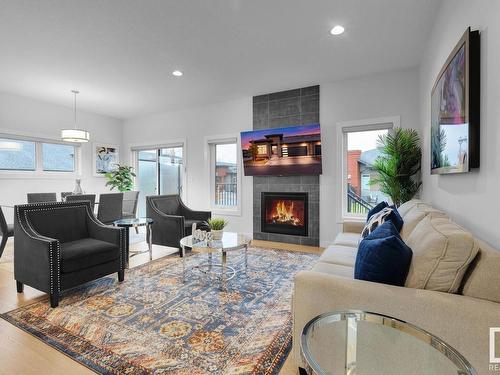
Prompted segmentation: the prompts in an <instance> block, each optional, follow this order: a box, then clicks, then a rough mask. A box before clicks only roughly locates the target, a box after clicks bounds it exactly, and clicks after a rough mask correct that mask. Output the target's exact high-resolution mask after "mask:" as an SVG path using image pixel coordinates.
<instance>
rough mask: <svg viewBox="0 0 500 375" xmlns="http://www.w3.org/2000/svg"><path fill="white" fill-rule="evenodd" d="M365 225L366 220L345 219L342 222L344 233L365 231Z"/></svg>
mask: <svg viewBox="0 0 500 375" xmlns="http://www.w3.org/2000/svg"><path fill="white" fill-rule="evenodd" d="M364 227H365V222H364V221H354V220H344V221H343V222H342V232H344V233H358V234H361V232H363V228H364Z"/></svg>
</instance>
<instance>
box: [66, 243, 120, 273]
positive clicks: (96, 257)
mask: <svg viewBox="0 0 500 375" xmlns="http://www.w3.org/2000/svg"><path fill="white" fill-rule="evenodd" d="M119 253H120V250H119V248H118V246H116V245H114V244H112V243H109V242H104V241H100V240H96V239H94V238H82V239H80V240H76V241H71V242H65V243H62V244H61V258H62V259H61V271H62V272H63V273H69V272H75V271H79V270H82V269H85V268H89V267H93V266H96V265H99V264H102V263H107V262H110V261H112V260H115V259H118V258H119Z"/></svg>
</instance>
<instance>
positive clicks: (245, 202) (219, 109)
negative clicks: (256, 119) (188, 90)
mask: <svg viewBox="0 0 500 375" xmlns="http://www.w3.org/2000/svg"><path fill="white" fill-rule="evenodd" d="M248 129H252V98H250V97H249V98H244V99H240V100H234V101H230V102H224V103H218V104H213V105H210V106H204V107H199V108H192V109H186V110H179V111H172V112H167V113H161V114H156V115H151V116H146V117H141V118H138V119H132V120H127V121H125V124H124V134H123V143H124V146H125V148H126V149H128V150H130V146H131V145H137V144H143V145H145V144H150V145H159V144H167V143H170V142H171V141H172V140H175V141H177V140H181V139H182V140H184V141H185V144H186V174H187V184H186V185H187V186H185V191H186V194H187V197H186V203H187V204H188V205H189V206H190V207H191V208H193V209H203V210H209V209H210V200H209V198H210V196H209V186H210V185H209V171H208V168H207V165H208V163H207V161H206V159H205V157H206V155H205V146H206V137H217V136H221V137H226V136H235V137H237V136H239V133H240V132H241V131H242V130H248ZM123 155H124V156H128V157H129V159H128V162H129V163H131V162H132V154H131V153H130V152H129V153H128V154H127V155H125V154H123ZM252 193H253V187H252V177H243V180H242V199H241V202H242V207H241V211H242V215H241V216H227V219H229V221H230V225H229V229H230V230H234V231H240V232H243V233H252ZM217 216H223V215H217Z"/></svg>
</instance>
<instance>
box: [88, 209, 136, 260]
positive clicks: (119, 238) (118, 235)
mask: <svg viewBox="0 0 500 375" xmlns="http://www.w3.org/2000/svg"><path fill="white" fill-rule="evenodd" d="M86 212H87V228H88V231H89V236H90V237H91V238H95V239H96V240H101V241H104V242H109V243H112V244H114V245H116V246H118V248H119V249H120V270H123V269H124V268H125V267H126V264H127V244H128V238H127V230H126V229H125V228H119V227H114V226H111V225H104V224H103V223H101V222H100V221H99V220H97V218H96V217H95V216H94V213H93V212H92V210H91V208H90V205H89V206H88V207H87V210H86Z"/></svg>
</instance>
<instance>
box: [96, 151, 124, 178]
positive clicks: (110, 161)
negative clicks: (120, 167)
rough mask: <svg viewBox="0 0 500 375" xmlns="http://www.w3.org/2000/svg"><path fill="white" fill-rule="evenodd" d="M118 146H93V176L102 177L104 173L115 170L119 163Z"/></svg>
mask: <svg viewBox="0 0 500 375" xmlns="http://www.w3.org/2000/svg"><path fill="white" fill-rule="evenodd" d="M118 151H119V150H118V146H116V145H111V144H100V143H94V144H93V156H94V157H93V168H94V176H104V174H105V173H107V172H111V171H113V170H114V169H116V167H117V164H118V163H119V162H120V155H119V152H118Z"/></svg>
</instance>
